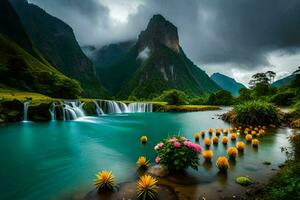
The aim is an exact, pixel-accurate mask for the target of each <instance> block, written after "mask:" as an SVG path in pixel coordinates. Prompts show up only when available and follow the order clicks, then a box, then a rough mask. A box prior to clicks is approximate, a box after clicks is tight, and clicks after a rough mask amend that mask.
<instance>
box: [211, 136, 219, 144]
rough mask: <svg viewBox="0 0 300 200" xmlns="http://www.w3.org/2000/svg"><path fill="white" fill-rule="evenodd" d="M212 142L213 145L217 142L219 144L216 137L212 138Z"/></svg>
mask: <svg viewBox="0 0 300 200" xmlns="http://www.w3.org/2000/svg"><path fill="white" fill-rule="evenodd" d="M212 141H213V143H214V144H218V142H219V137H218V136H214V137H213V138H212Z"/></svg>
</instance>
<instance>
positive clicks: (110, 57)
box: [82, 41, 135, 74]
mask: <svg viewBox="0 0 300 200" xmlns="http://www.w3.org/2000/svg"><path fill="white" fill-rule="evenodd" d="M134 44H135V41H125V42H119V43H114V44H109V45H105V46H103V47H101V48H96V47H94V46H85V47H82V50H83V52H84V53H85V54H86V56H87V57H88V58H89V59H90V60H91V61H92V62H93V63H94V66H95V68H96V71H97V72H99V74H100V73H101V69H103V68H106V67H109V66H111V65H112V64H114V62H115V61H116V60H118V59H119V58H121V57H122V56H123V55H124V54H125V53H127V52H128V51H129V49H130V48H131V47H132V46H133V45H134Z"/></svg>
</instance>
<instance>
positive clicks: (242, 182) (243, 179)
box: [235, 176, 253, 186]
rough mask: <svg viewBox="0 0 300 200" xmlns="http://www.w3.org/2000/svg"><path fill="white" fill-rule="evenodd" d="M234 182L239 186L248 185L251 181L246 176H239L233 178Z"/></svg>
mask: <svg viewBox="0 0 300 200" xmlns="http://www.w3.org/2000/svg"><path fill="white" fill-rule="evenodd" d="M235 182H236V183H237V184H240V185H241V186H248V185H251V184H252V183H253V182H252V180H251V179H250V178H249V177H247V176H239V177H237V178H236V179H235Z"/></svg>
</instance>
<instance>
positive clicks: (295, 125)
mask: <svg viewBox="0 0 300 200" xmlns="http://www.w3.org/2000/svg"><path fill="white" fill-rule="evenodd" d="M290 126H291V127H292V128H300V119H296V120H293V121H292V122H291V123H290Z"/></svg>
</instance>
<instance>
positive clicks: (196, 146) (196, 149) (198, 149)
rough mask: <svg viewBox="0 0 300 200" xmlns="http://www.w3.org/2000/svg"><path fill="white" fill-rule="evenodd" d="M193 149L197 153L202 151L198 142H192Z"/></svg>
mask: <svg viewBox="0 0 300 200" xmlns="http://www.w3.org/2000/svg"><path fill="white" fill-rule="evenodd" d="M193 149H194V150H195V151H196V152H198V153H200V152H201V151H202V148H201V146H200V145H199V144H193Z"/></svg>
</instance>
